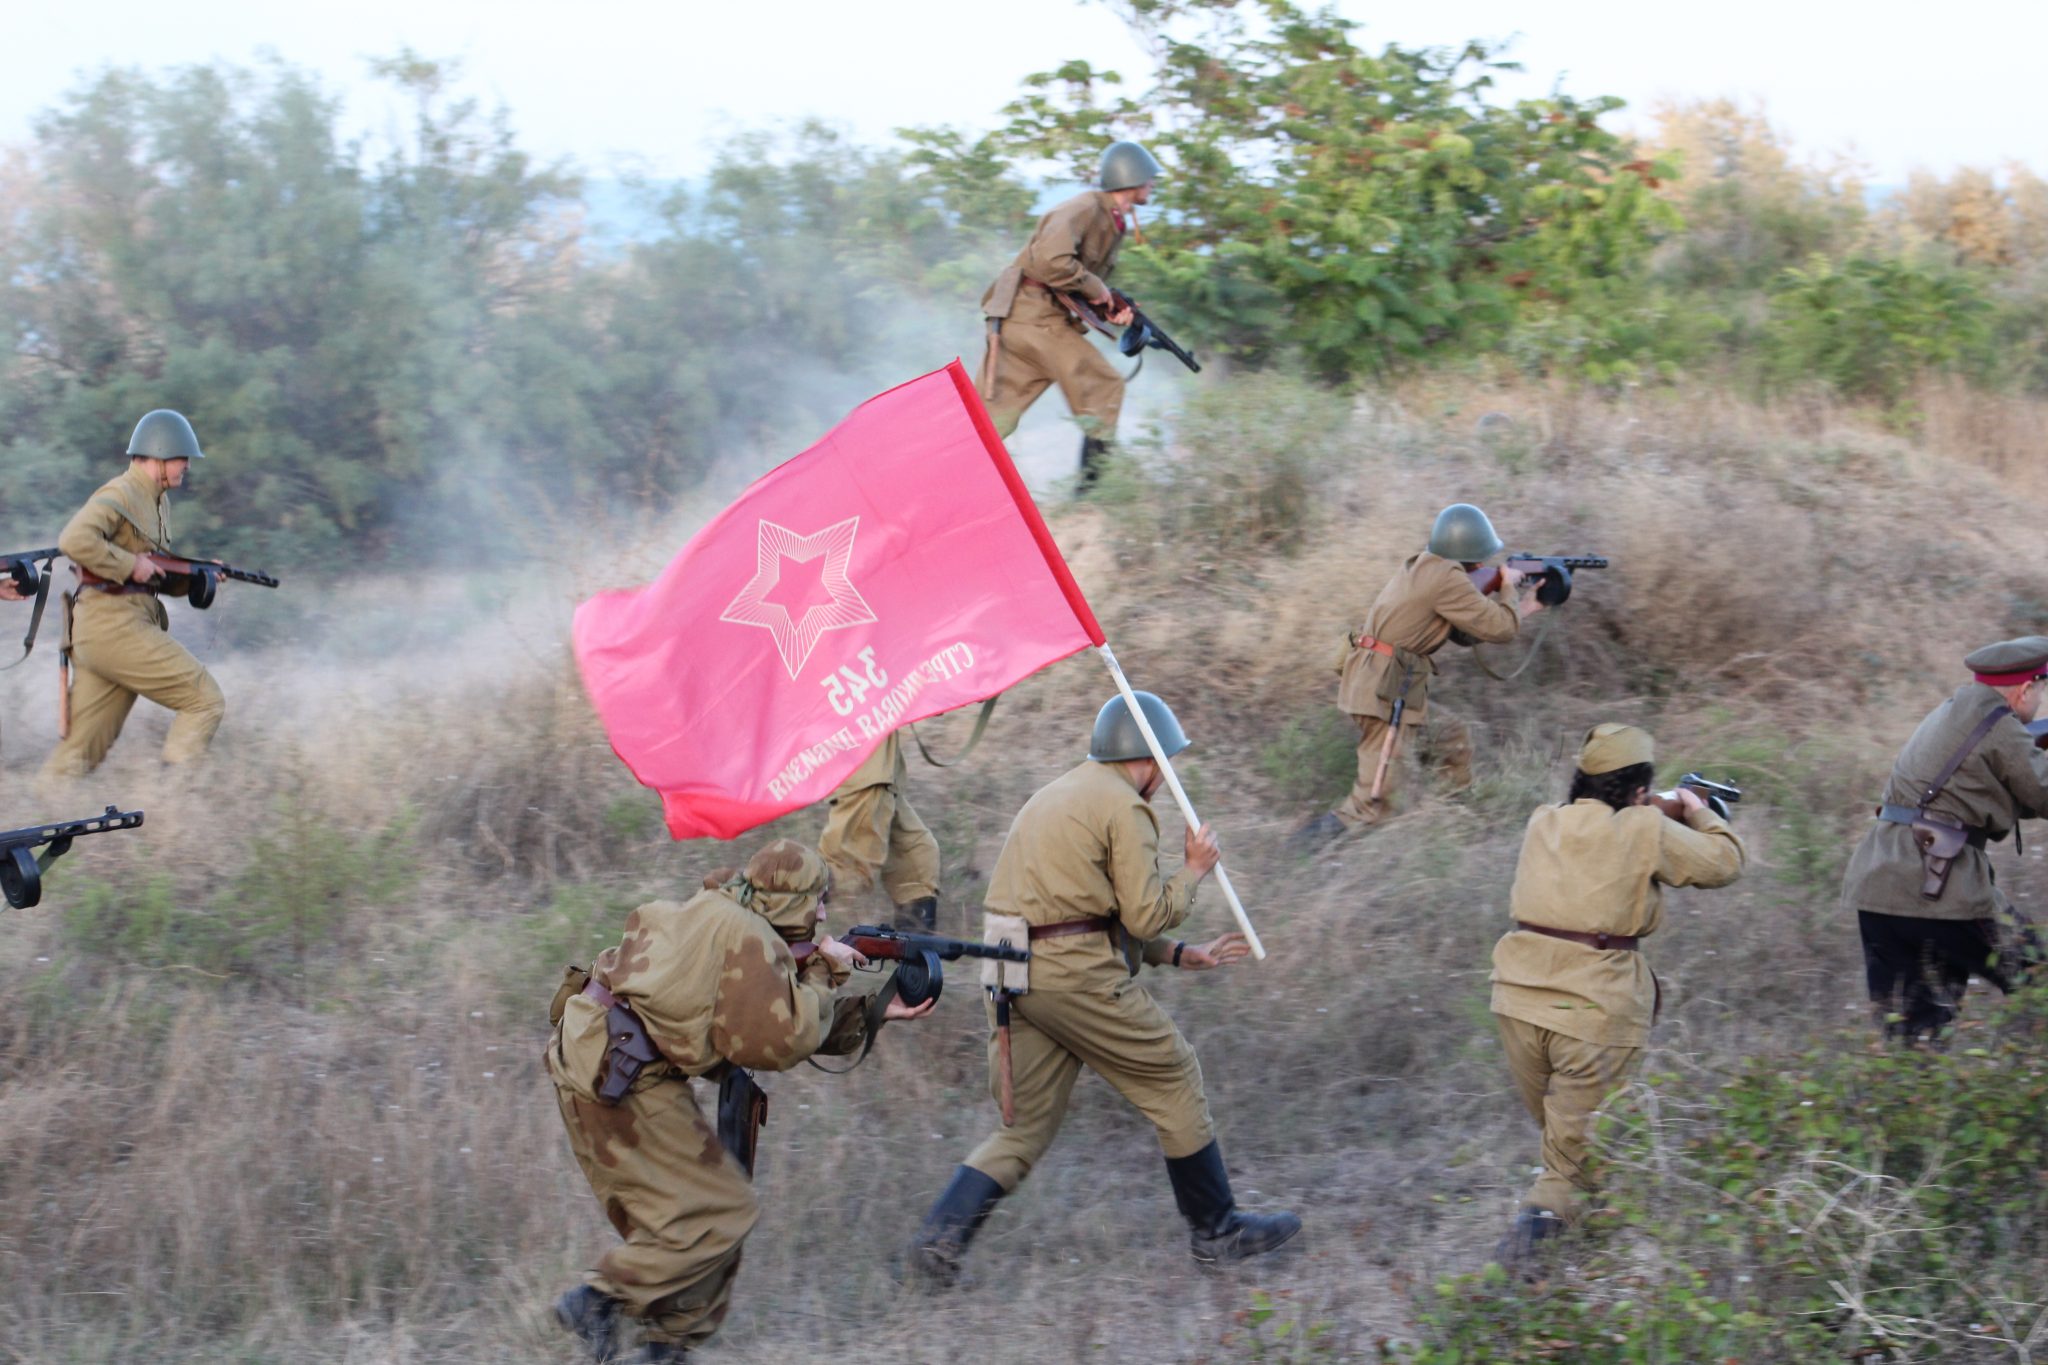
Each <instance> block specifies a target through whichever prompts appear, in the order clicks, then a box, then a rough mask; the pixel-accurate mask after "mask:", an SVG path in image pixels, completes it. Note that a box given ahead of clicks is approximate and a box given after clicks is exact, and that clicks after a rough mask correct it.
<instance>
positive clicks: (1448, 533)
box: [1429, 502, 1501, 564]
mask: <svg viewBox="0 0 2048 1365" xmlns="http://www.w3.org/2000/svg"><path fill="white" fill-rule="evenodd" d="M1500 550H1501V544H1500V537H1499V536H1497V535H1495V534H1494V533H1493V523H1492V522H1490V521H1488V520H1487V519H1486V513H1484V512H1482V511H1480V510H1479V509H1478V508H1477V507H1474V506H1473V505H1472V504H1471V503H1469V502H1454V503H1452V504H1451V505H1450V506H1449V507H1446V508H1445V509H1444V510H1443V511H1441V512H1439V513H1437V514H1436V525H1434V526H1432V527H1430V528H1429V552H1430V553H1431V554H1433V555H1436V556H1438V557H1439V558H1442V559H1455V560H1457V561H1458V562H1459V563H1460V564H1477V563H1478V562H1479V561H1480V560H1482V559H1485V558H1487V557H1488V556H1489V555H1497V554H1499V553H1500Z"/></svg>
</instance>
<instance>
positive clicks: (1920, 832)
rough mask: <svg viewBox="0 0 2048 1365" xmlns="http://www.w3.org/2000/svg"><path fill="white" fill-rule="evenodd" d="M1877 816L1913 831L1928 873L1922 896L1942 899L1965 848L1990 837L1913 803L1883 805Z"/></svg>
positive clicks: (1976, 845)
mask: <svg viewBox="0 0 2048 1365" xmlns="http://www.w3.org/2000/svg"><path fill="white" fill-rule="evenodd" d="M1877 818H1878V819H1880V820H1885V821H1889V822H1890V823H1892V824H1895V825H1904V826H1905V827H1906V828H1907V829H1908V830H1910V831H1911V832H1912V835H1913V845H1914V847H1916V848H1918V849H1919V850H1920V867H1921V870H1922V872H1923V873H1924V874H1925V875H1924V876H1923V877H1922V878H1921V881H1920V897H1921V899H1922V900H1930V901H1938V900H1940V899H1941V895H1942V892H1944V891H1946V890H1948V877H1949V873H1950V872H1952V871H1953V870H1954V869H1955V861H1956V859H1957V858H1958V857H1960V856H1961V855H1962V851H1963V850H1964V849H1966V848H1970V847H1976V848H1982V847H1984V845H1985V843H1986V842H1987V839H1988V836H1987V835H1986V833H1985V831H1983V830H1981V829H1975V828H1972V827H1971V826H1969V825H1966V824H1964V823H1963V822H1962V821H1960V820H1955V819H1951V818H1950V817H1948V816H1946V815H1936V814H1934V813H1933V812H1932V811H1928V810H1921V809H1916V808H1914V807H1912V806H1880V807H1878V810H1877Z"/></svg>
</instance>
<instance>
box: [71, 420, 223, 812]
mask: <svg viewBox="0 0 2048 1365" xmlns="http://www.w3.org/2000/svg"><path fill="white" fill-rule="evenodd" d="M204 458H205V452H203V451H201V450H200V449H199V438H198V437H197V436H195V435H194V434H193V432H192V424H191V423H190V422H188V421H186V420H185V418H184V417H183V416H182V415H181V414H179V413H175V412H172V411H171V410H170V409H169V408H158V409H157V410H156V411H155V412H151V413H147V414H145V415H144V417H143V419H142V420H141V421H140V422H138V423H136V424H135V433H134V435H133V436H131V437H130V438H129V440H128V472H127V473H125V474H123V475H121V477H120V478H118V479H112V480H109V481H108V482H106V483H104V484H101V485H100V487H99V489H98V490H97V491H96V492H94V493H93V495H92V497H90V498H89V499H87V500H86V504H85V506H84V507H82V508H80V509H79V510H78V513H77V515H75V516H73V517H72V518H71V521H70V522H69V523H68V524H67V525H66V526H65V527H64V531H63V534H62V535H60V536H58V537H57V548H59V549H60V550H62V551H63V552H64V553H65V554H66V555H67V556H69V557H70V558H71V560H72V562H73V563H75V564H77V565H78V568H79V578H80V580H81V586H80V588H79V590H78V593H77V595H76V597H75V598H71V599H69V600H68V601H67V602H66V612H65V615H66V621H67V629H66V632H65V635H66V640H65V648H66V649H67V650H68V651H69V655H70V659H71V663H72V665H73V667H74V669H75V672H76V676H75V679H74V680H73V681H72V682H71V683H70V688H71V728H70V732H69V733H68V734H67V735H66V736H65V737H64V738H62V739H60V740H59V741H58V743H57V747H56V748H55V749H54V750H52V751H51V753H50V757H49V759H48V760H47V761H46V762H45V763H44V765H43V775H44V776H45V777H78V776H82V775H83V774H85V773H89V772H91V771H92V770H93V769H94V768H97V767H98V766H99V765H100V760H101V759H103V758H105V757H106V756H107V750H109V749H111V748H112V747H113V746H114V740H115V739H116V738H117V737H118V736H119V735H120V733H121V726H122V725H123V724H124V723H125V722H126V721H127V719H128V712H129V711H130V710H131V709H133V708H134V706H135V699H136V698H137V697H147V698H149V699H150V700H151V701H153V702H155V703H156V704H157V705H159V706H163V707H168V708H169V709H170V710H172V711H175V712H176V713H177V716H176V718H175V719H174V720H172V722H171V732H170V734H169V735H167V736H166V737H165V738H164V761H165V762H166V763H182V762H185V761H186V760H188V759H193V758H197V757H199V756H200V755H201V754H203V753H205V752H206V748H207V746H208V745H209V744H211V743H212V742H213V734H214V731H216V730H218V729H219V728H220V722H221V717H222V716H223V715H224V714H226V712H227V702H226V700H225V699H224V698H223V697H222V696H221V692H220V687H219V685H218V684H217V683H215V682H214V680H213V675H212V674H210V673H208V672H207V671H206V668H205V666H204V665H202V664H201V663H200V662H199V660H197V659H195V658H193V657H192V652H191V651H190V650H188V649H186V648H185V647H184V646H183V645H181V644H179V643H178V642H177V641H176V640H173V639H172V638H171V633H170V632H171V620H170V616H169V614H168V613H167V612H165V610H164V604H163V603H162V602H161V601H160V600H158V598H157V592H156V588H155V586H154V585H155V583H156V582H157V580H158V579H159V578H161V577H162V575H163V573H164V567H163V566H162V565H161V564H159V563H157V561H156V560H155V559H153V558H151V556H152V555H155V554H167V553H169V551H170V548H171V526H170V520H169V517H168V515H167V512H166V507H167V506H168V504H169V501H170V498H169V494H170V490H172V489H173V488H176V487H178V486H179V485H180V484H182V483H184V481H185V471H186V469H187V467H188V466H189V465H190V464H191V462H192V461H194V460H198V459H204Z"/></svg>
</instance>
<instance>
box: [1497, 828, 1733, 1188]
mask: <svg viewBox="0 0 2048 1365" xmlns="http://www.w3.org/2000/svg"><path fill="white" fill-rule="evenodd" d="M1743 856H1744V855H1743V848H1742V841H1741V840H1740V839H1738V838H1737V837H1736V835H1735V832H1734V831H1733V830H1732V829H1730V828H1729V827H1728V824H1727V822H1726V821H1724V820H1722V819H1721V817H1720V816H1718V815H1715V814H1714V813H1713V812H1712V811H1710V810H1705V809H1701V810H1695V811H1689V812H1687V814H1686V822H1685V823H1684V824H1682V825H1681V824H1679V823H1678V822H1677V821H1675V820H1672V819H1671V818H1670V817H1668V816H1666V815H1665V814H1664V813H1663V812H1662V811H1660V810H1658V809H1657V808H1656V807H1655V806H1630V807H1628V808H1626V809H1624V810H1619V811H1617V810H1615V809H1614V808H1613V807H1611V806H1609V805H1608V804H1607V803H1606V802H1604V801H1595V800H1590V799H1588V800H1581V801H1574V802H1572V803H1571V804H1570V805H1562V806H1539V807H1537V809H1536V811H1535V813H1534V814H1532V815H1531V816H1530V817H1529V825H1528V829H1527V831H1526V832H1525V833H1524V834H1523V837H1522V854H1521V859H1520V861H1519V862H1518V863H1517V864H1516V866H1515V884H1514V889H1513V891H1512V892H1511V893H1510V895H1509V913H1510V915H1511V916H1512V917H1513V918H1514V919H1515V920H1517V921H1519V922H1521V923H1524V924H1541V925H1545V926H1547V927H1549V928H1553V929H1571V930H1576V931H1578V932H1580V933H1589V934H1598V933H1607V934H1617V935H1628V936H1633V937H1636V938H1644V937H1647V936H1649V935H1650V934H1653V933H1655V932H1656V931H1657V930H1658V929H1659V928H1661V927H1662V926H1663V922H1664V897H1663V892H1662V889H1661V888H1663V887H1665V886H1726V885H1727V884H1728V883H1730V882H1732V881H1734V880H1735V879H1736V877H1737V876H1739V875H1741V872H1742V864H1743ZM1656 1002H1657V982H1656V977H1655V975H1654V974H1653V973H1652V972H1651V971H1650V966H1649V964H1648V963H1647V962H1645V961H1644V960H1643V955H1642V953H1641V952H1639V951H1630V950H1626V949H1620V948H1611V949H1606V950H1604V951H1603V950H1601V949H1598V948H1594V947H1591V946H1590V945H1587V944H1581V943H1572V942H1569V941H1567V940H1565V939H1558V938H1551V937H1549V936H1547V935H1544V934H1535V933H1530V932H1528V931H1526V930H1519V929H1516V930H1510V931H1509V932H1508V933H1507V934H1506V935H1505V936H1503V937H1502V938H1501V940H1500V942H1499V943H1497V944H1495V945H1494V949H1493V1013H1494V1016H1495V1021H1496V1023H1497V1024H1498V1025H1499V1029H1500V1037H1501V1046H1502V1050H1503V1052H1504V1053H1505V1055H1506V1057H1507V1062H1508V1072H1509V1074H1510V1075H1511V1076H1512V1077H1513V1078H1514V1081H1515V1089H1516V1091H1517V1093H1519V1094H1520V1095H1521V1097H1522V1104H1523V1106H1524V1107H1525V1108H1526V1109H1528V1111H1529V1116H1530V1117H1531V1118H1533V1119H1535V1121H1536V1123H1537V1125H1538V1126H1539V1127H1540V1128H1541V1129H1542V1133H1543V1144H1542V1153H1543V1171H1542V1174H1541V1175H1539V1176H1538V1177H1537V1179H1536V1183H1535V1184H1534V1185H1533V1186H1532V1187H1531V1188H1530V1190H1529V1192H1528V1194H1527V1195H1525V1196H1524V1199H1523V1202H1524V1204H1526V1205H1527V1206H1529V1207H1531V1208H1538V1209H1548V1210H1549V1211H1550V1212H1552V1213H1554V1214H1556V1215H1557V1216H1558V1217H1560V1218H1562V1219H1564V1220H1565V1221H1566V1222H1567V1223H1573V1222H1576V1221H1578V1219H1579V1218H1580V1217H1581V1216H1583V1214H1584V1212H1585V1198H1584V1196H1585V1194H1586V1193H1587V1192H1589V1191H1590V1190H1591V1188H1592V1181H1591V1180H1590V1179H1589V1178H1588V1176H1587V1174H1586V1170H1585V1164H1586V1153H1587V1148H1588V1144H1589V1141H1590V1138H1591V1125H1592V1119H1593V1115H1594V1114H1595V1113H1596V1112H1597V1111H1598V1110H1599V1108H1600V1105H1601V1104H1602V1103H1604V1102H1605V1100H1606V1099H1607V1097H1608V1096H1609V1095H1611V1094H1612V1093H1613V1092H1614V1091H1615V1090H1617V1089H1619V1088H1620V1087H1621V1086H1622V1085H1624V1084H1626V1083H1627V1081H1628V1078H1629V1077H1630V1076H1631V1075H1633V1074H1634V1072H1635V1069H1636V1067H1637V1066H1638V1065H1640V1064H1641V1062H1642V1057H1643V1048H1644V1046H1645V1044H1647V1043H1648V1041H1649V1036H1650V1024H1651V1022H1652V1019H1653V1018H1654V1016H1655V1013H1656Z"/></svg>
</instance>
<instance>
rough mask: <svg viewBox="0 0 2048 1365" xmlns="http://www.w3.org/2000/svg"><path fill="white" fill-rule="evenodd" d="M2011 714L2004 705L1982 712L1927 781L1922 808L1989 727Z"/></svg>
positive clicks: (1981, 741)
mask: <svg viewBox="0 0 2048 1365" xmlns="http://www.w3.org/2000/svg"><path fill="white" fill-rule="evenodd" d="M2011 714H2012V708H2011V707H2010V706H2005V705H1999V706H1994V707H1992V708H1991V709H1990V710H1989V711H1987V712H1985V713H1984V719H1982V720H1980V721H1978V722H1977V728H1976V729H1974V730H1972V731H1970V736H1969V738H1968V739H1965V740H1964V741H1963V742H1962V744H1961V745H1959V746H1958V747H1957V749H1956V751H1955V752H1954V753H1953V754H1950V755H1949V759H1948V762H1947V763H1944V764H1943V765H1942V768H1941V771H1940V772H1939V773H1937V774H1936V775H1935V778H1934V781H1932V782H1930V783H1928V784H1927V790H1926V791H1924V792H1922V793H1921V795H1920V806H1921V808H1922V809H1923V810H1924V809H1926V808H1927V807H1928V806H1931V805H1933V804H1934V798H1936V797H1937V796H1940V795H1941V789H1942V788H1943V787H1946V786H1947V785H1948V784H1949V779H1951V778H1953V777H1954V776H1955V775H1956V769H1958V768H1960V767H1962V766H1963V760H1964V759H1966V758H1968V757H1969V756H1970V755H1971V753H1972V752H1974V751H1975V750H1976V748H1977V746H1978V745H1979V744H1982V743H1983V742H1984V736H1986V735H1988V734H1990V733H1991V727H1992V726H1994V725H1996V724H1998V722H2000V721H2002V720H2004V719H2005V718H2006V717H2007V716H2009V715H2011Z"/></svg>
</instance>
